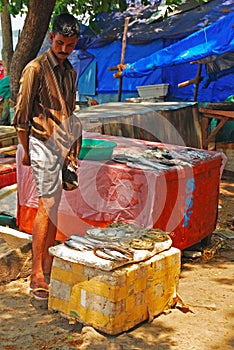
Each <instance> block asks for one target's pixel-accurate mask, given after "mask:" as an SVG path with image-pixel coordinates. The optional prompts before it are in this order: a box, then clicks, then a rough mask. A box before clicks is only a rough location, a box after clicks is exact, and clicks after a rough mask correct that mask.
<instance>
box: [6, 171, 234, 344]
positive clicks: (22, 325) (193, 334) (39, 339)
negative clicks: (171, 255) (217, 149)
mask: <svg viewBox="0 0 234 350" xmlns="http://www.w3.org/2000/svg"><path fill="white" fill-rule="evenodd" d="M233 203H234V184H233V181H232V179H230V178H227V177H226V178H225V177H223V179H222V182H221V189H220V201H219V204H220V209H219V218H218V223H217V228H216V231H215V232H217V233H219V234H220V233H221V234H224V235H226V236H228V237H229V238H227V239H224V241H223V246H222V248H221V249H219V250H218V251H217V252H216V253H215V254H214V257H213V258H212V259H210V260H208V261H207V260H205V259H204V258H203V257H201V258H197V259H188V258H187V259H185V258H183V259H182V271H181V277H180V283H179V294H180V295H181V297H182V298H183V300H184V301H185V303H186V304H188V305H189V309H182V308H181V307H180V305H179V304H177V305H176V307H175V308H173V309H171V310H170V311H169V312H167V313H163V314H161V315H160V316H158V317H156V318H154V320H153V321H152V322H151V323H148V322H144V323H142V324H140V325H138V326H137V327H135V328H134V329H132V330H130V331H128V332H125V333H122V334H120V335H117V336H107V335H105V334H100V333H99V332H97V331H95V330H94V329H93V328H92V327H87V326H83V325H82V324H80V323H74V322H71V321H69V320H68V319H66V318H64V317H62V316H61V315H60V314H59V313H56V312H54V311H51V310H48V309H47V303H46V302H39V301H35V300H33V299H31V298H30V296H29V281H28V279H20V280H16V281H13V282H11V283H8V284H5V285H1V286H0V294H1V299H0V350H18V349H22V350H26V349H30V350H34V349H35V350H37V349H38V350H42V349H59V350H73V349H81V350H82V349H90V350H92V349H100V350H104V349H108V350H109V349H110V350H111V349H114V350H119V349H122V350H130V349H134V350H138V349H147V350H148V349H154V350H170V349H178V350H185V349H197V350H198V349H199V350H215V349H224V350H229V349H230V350H231V349H233V348H234V322H233V316H234V301H233V282H234V270H233V266H232V262H233V260H234V256H233V246H234V239H232V238H230V237H232V236H234V231H233V226H232V225H233V223H232V219H233V216H234V210H233V208H234V204H233ZM212 237H213V238H212V243H213V244H216V243H220V236H218V235H217V234H214V235H213V236H212Z"/></svg>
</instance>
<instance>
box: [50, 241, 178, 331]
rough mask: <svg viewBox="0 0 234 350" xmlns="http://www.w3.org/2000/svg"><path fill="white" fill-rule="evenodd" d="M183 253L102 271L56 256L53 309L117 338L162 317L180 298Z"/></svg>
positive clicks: (174, 250)
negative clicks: (161, 314) (127, 331)
mask: <svg viewBox="0 0 234 350" xmlns="http://www.w3.org/2000/svg"><path fill="white" fill-rule="evenodd" d="M180 256H181V255H180V250H179V249H177V248H173V247H172V248H170V249H169V250H167V251H164V252H161V253H159V254H156V255H155V256H153V257H152V258H150V259H148V260H147V261H144V262H139V263H134V264H131V265H125V266H123V267H120V268H117V269H115V270H112V271H103V270H99V269H97V268H93V267H90V266H85V265H81V264H78V263H74V262H71V261H65V260H64V259H62V258H59V257H54V260H53V267H52V273H51V283H50V296H49V303H48V307H49V309H53V310H56V311H60V312H61V313H63V314H65V315H68V316H72V317H75V318H76V319H77V321H79V322H81V323H84V324H87V325H91V326H93V327H94V328H96V329H98V330H100V331H102V332H105V333H107V334H113V335H114V334H118V333H121V332H123V331H126V330H128V329H130V328H132V327H134V326H135V325H137V324H139V323H140V322H142V321H145V320H147V319H148V318H152V317H154V316H157V315H159V314H160V313H162V312H163V310H165V309H166V308H167V307H168V306H169V305H171V303H172V300H173V298H174V297H175V296H176V293H177V288H178V282H179V274H180V267H181V264H180V260H181V259H180Z"/></svg>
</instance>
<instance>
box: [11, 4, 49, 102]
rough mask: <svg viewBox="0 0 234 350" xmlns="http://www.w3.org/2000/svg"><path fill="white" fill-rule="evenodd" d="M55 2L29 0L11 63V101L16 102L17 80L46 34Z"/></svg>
mask: <svg viewBox="0 0 234 350" xmlns="http://www.w3.org/2000/svg"><path fill="white" fill-rule="evenodd" d="M55 2H56V0H40V1H38V0H30V2H29V8H28V13H27V17H26V19H25V23H24V27H23V30H22V33H21V36H20V38H19V41H18V44H17V46H16V49H15V53H14V55H13V58H12V61H11V69H10V89H11V100H12V102H13V104H14V103H15V102H16V97H17V93H18V90H19V80H20V76H21V73H22V70H23V69H24V67H25V66H26V64H27V63H28V62H29V61H31V60H32V59H34V58H35V57H36V56H37V54H38V52H39V50H40V47H41V45H42V43H43V40H44V37H45V35H46V33H47V30H48V26H49V23H50V18H51V15H52V12H53V9H54V6H55Z"/></svg>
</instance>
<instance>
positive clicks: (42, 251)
mask: <svg viewBox="0 0 234 350" xmlns="http://www.w3.org/2000/svg"><path fill="white" fill-rule="evenodd" d="M60 198H61V192H60V191H59V193H57V194H56V196H53V197H50V198H42V197H40V198H39V207H38V212H37V215H36V218H35V220H34V226H33V241H32V253H33V258H32V274H31V282H30V287H31V288H32V289H36V288H45V289H48V284H47V282H46V281H45V278H44V274H45V273H46V274H48V273H50V270H51V264H52V257H51V256H50V254H49V252H48V249H49V247H51V246H52V245H53V244H54V242H55V236H56V230H57V212H58V206H59V202H60Z"/></svg>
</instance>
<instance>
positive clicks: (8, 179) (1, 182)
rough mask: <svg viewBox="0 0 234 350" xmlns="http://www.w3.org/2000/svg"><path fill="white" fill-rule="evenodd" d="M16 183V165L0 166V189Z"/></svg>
mask: <svg viewBox="0 0 234 350" xmlns="http://www.w3.org/2000/svg"><path fill="white" fill-rule="evenodd" d="M15 183H16V165H15V164H0V188H3V187H5V186H10V185H13V184H15Z"/></svg>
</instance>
